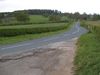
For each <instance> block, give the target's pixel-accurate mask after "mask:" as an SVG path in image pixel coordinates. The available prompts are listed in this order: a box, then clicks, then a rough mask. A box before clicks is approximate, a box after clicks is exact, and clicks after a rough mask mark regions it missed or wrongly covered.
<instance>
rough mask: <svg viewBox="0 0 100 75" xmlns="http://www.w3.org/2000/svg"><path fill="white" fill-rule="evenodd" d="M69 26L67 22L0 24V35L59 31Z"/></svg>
mask: <svg viewBox="0 0 100 75" xmlns="http://www.w3.org/2000/svg"><path fill="white" fill-rule="evenodd" d="M67 27H68V24H67V23H53V24H52V23H51V24H33V25H15V26H0V36H2V37H4V36H16V35H25V34H39V33H44V32H51V31H58V30H62V29H65V28H67Z"/></svg>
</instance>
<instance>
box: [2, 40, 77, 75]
mask: <svg viewBox="0 0 100 75" xmlns="http://www.w3.org/2000/svg"><path fill="white" fill-rule="evenodd" d="M75 43H76V39H73V40H69V41H67V42H57V43H53V44H49V45H47V46H46V47H45V48H40V49H36V50H33V51H30V52H25V53H20V54H16V55H9V56H3V57H1V58H0V75H73V70H72V68H73V58H74V55H75V49H76V48H75V47H76V46H75Z"/></svg>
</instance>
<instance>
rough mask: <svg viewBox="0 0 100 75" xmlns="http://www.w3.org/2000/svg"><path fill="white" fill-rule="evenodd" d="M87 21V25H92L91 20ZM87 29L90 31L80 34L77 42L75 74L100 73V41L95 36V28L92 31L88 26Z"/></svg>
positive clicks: (95, 74) (93, 74)
mask: <svg viewBox="0 0 100 75" xmlns="http://www.w3.org/2000/svg"><path fill="white" fill-rule="evenodd" d="M88 23H89V24H87V25H91V26H92V27H94V24H93V23H92V22H91V23H90V22H88ZM96 23H97V22H96ZM98 25H99V23H98ZM98 25H97V27H98ZM86 27H88V26H86ZM88 29H89V30H90V33H87V34H85V35H83V36H81V37H80V38H79V41H78V43H77V47H78V48H77V52H76V57H75V66H76V68H75V75H100V41H99V38H98V36H97V35H98V32H95V30H96V29H95V28H92V31H91V27H88Z"/></svg>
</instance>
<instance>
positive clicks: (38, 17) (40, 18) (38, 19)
mask: <svg viewBox="0 0 100 75" xmlns="http://www.w3.org/2000/svg"><path fill="white" fill-rule="evenodd" d="M30 22H31V23H46V22H49V18H48V17H44V16H42V15H31V16H30Z"/></svg>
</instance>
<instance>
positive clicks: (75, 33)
mask: <svg viewBox="0 0 100 75" xmlns="http://www.w3.org/2000/svg"><path fill="white" fill-rule="evenodd" d="M86 32H87V30H86V29H85V28H83V27H81V26H80V23H79V22H76V23H75V25H73V27H72V28H71V29H70V30H69V31H67V30H66V32H64V33H61V34H58V35H54V36H51V37H44V38H40V39H36V40H30V41H24V42H20V43H16V44H12V45H2V46H0V55H3V54H6V53H8V54H9V53H15V52H20V51H27V50H28V51H29V50H32V49H34V48H41V47H42V48H43V47H45V45H47V44H50V43H55V42H61V41H67V40H70V39H72V38H75V37H79V36H80V35H82V34H84V33H86Z"/></svg>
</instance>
